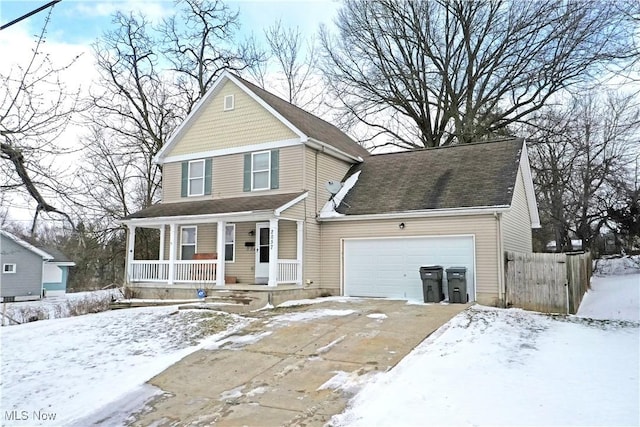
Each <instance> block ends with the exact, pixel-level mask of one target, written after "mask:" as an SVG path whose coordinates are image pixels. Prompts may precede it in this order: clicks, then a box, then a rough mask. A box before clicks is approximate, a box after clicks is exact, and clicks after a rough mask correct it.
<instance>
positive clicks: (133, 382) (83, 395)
mask: <svg viewBox="0 0 640 427" xmlns="http://www.w3.org/2000/svg"><path fill="white" fill-rule="evenodd" d="M246 322H247V321H246V320H244V319H242V318H240V317H238V316H233V315H228V314H222V313H216V312H212V311H194V310H180V311H178V310H176V308H175V307H154V308H137V309H127V310H117V311H108V312H104V313H99V314H93V315H87V316H79V317H69V318H65V319H56V320H48V321H43V322H33V323H28V324H25V325H19V326H14V327H11V328H2V329H0V340H1V343H2V371H1V374H2V375H1V378H2V383H1V385H0V391H1V394H2V401H1V408H0V413H1V414H3V415H5V414H6V413H7V412H8V411H9V412H10V411H18V412H17V413H18V414H22V411H26V412H25V413H26V414H27V416H28V417H29V418H28V420H26V421H25V420H22V421H21V420H19V419H14V420H8V419H7V417H4V419H3V425H22V426H24V425H29V426H32V425H71V424H74V423H77V424H84V425H90V424H92V422H89V421H86V420H85V421H81V420H83V419H85V417H88V416H90V415H91V414H93V415H94V416H95V413H96V412H97V413H98V414H111V415H113V414H112V413H113V412H114V411H116V412H117V411H120V412H126V408H125V407H121V404H124V405H125V406H126V405H127V402H128V401H131V400H133V399H134V397H135V396H132V395H131V393H134V394H139V393H142V394H143V395H144V396H143V397H144V398H148V397H149V396H151V395H153V394H154V393H155V392H157V390H154V389H147V390H146V391H145V390H142V389H141V388H140V387H141V386H142V385H143V384H144V383H145V382H146V381H147V380H149V379H150V378H152V377H153V376H154V375H156V374H158V373H160V372H162V371H163V370H164V369H166V368H167V367H169V366H171V365H172V364H174V363H175V362H177V361H178V360H180V359H182V358H183V357H185V356H186V355H188V354H189V353H191V352H193V351H195V350H197V349H198V348H201V347H202V346H204V345H206V344H209V343H211V342H215V341H216V340H219V339H220V338H222V337H224V336H226V335H228V334H229V333H231V332H232V331H234V330H236V329H237V328H239V327H241V326H243V325H244V324H246ZM136 398H137V399H138V401H137V402H136V405H137V406H139V405H140V403H141V402H140V397H136ZM129 406H131V404H129ZM132 407H135V406H132ZM40 410H44V411H46V412H47V413H51V414H55V423H52V422H51V421H43V420H40V421H38V420H37V419H36V418H34V413H37V412H38V411H40ZM112 421H113V419H112Z"/></svg>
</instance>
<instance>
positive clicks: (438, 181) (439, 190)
mask: <svg viewBox="0 0 640 427" xmlns="http://www.w3.org/2000/svg"><path fill="white" fill-rule="evenodd" d="M524 147H525V146H524V141H523V140H522V139H510V140H503V141H496V142H485V143H475V144H464V145H454V146H448V147H442V148H432V149H427V150H419V151H405V152H400V153H390V154H380V155H372V156H370V157H369V158H367V159H366V161H365V162H364V163H362V164H360V165H356V166H354V167H353V168H352V169H351V170H350V171H349V173H348V175H347V176H350V175H352V174H354V173H356V172H358V171H361V172H360V176H359V177H358V180H357V183H356V184H355V185H354V187H353V188H352V189H351V190H350V191H349V192H348V193H347V195H346V196H345V197H344V199H343V200H342V203H341V204H340V205H339V206H338V207H337V209H336V211H337V212H338V213H340V214H346V215H372V214H387V213H400V212H409V211H425V210H447V209H449V210H450V209H461V208H488V207H509V206H510V205H511V201H512V198H513V192H514V188H515V184H516V177H517V174H518V169H519V167H520V162H521V161H522V158H523V157H524V156H523V155H522V154H523V148H524ZM527 163H528V161H527ZM536 216H537V212H536ZM532 223H534V221H533V218H532Z"/></svg>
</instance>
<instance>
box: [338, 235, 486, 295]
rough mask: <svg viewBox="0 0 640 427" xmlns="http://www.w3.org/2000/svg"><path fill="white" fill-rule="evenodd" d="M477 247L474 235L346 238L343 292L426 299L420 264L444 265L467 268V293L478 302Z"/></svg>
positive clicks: (445, 266) (445, 267) (346, 293)
mask: <svg viewBox="0 0 640 427" xmlns="http://www.w3.org/2000/svg"><path fill="white" fill-rule="evenodd" d="M474 248H475V242H474V237H473V236H434V237H424V236H420V237H402V238H368V239H344V240H343V285H344V292H343V293H344V295H347V296H358V297H386V298H406V299H410V300H422V298H423V296H422V281H421V280H420V275H419V273H418V271H419V269H420V267H421V266H424V265H440V266H442V267H444V269H445V270H446V269H447V268H450V267H466V268H467V292H468V294H469V300H470V301H475V299H476V298H475V276H476V275H475V249H474ZM444 283H445V285H444V286H445V288H444V289H445V295H446V280H445V282H444Z"/></svg>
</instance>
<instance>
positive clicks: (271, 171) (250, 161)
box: [242, 150, 280, 192]
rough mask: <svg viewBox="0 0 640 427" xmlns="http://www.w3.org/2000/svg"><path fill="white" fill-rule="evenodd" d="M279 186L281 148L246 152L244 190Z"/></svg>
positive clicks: (276, 187)
mask: <svg viewBox="0 0 640 427" xmlns="http://www.w3.org/2000/svg"><path fill="white" fill-rule="evenodd" d="M278 188H280V150H270V151H256V152H255V153H247V154H245V155H244V182H243V187H242V189H243V191H248V192H249V191H261V190H269V189H271V190H276V189H278Z"/></svg>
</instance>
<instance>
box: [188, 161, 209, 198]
mask: <svg viewBox="0 0 640 427" xmlns="http://www.w3.org/2000/svg"><path fill="white" fill-rule="evenodd" d="M212 165H213V162H212V159H201V160H191V161H184V162H182V184H181V188H180V196H181V197H190V196H203V195H209V194H211V172H212V168H213V166H212Z"/></svg>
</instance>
